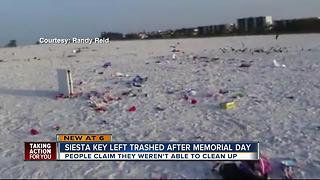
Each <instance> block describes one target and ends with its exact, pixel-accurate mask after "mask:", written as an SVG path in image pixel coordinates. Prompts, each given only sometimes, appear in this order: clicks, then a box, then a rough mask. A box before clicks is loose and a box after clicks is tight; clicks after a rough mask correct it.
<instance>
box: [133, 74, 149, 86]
mask: <svg viewBox="0 0 320 180" xmlns="http://www.w3.org/2000/svg"><path fill="white" fill-rule="evenodd" d="M147 79H148V77H145V78H142V77H141V76H139V75H137V76H136V77H134V78H133V80H132V85H133V86H135V87H141V86H142V83H144V82H145V81H147Z"/></svg>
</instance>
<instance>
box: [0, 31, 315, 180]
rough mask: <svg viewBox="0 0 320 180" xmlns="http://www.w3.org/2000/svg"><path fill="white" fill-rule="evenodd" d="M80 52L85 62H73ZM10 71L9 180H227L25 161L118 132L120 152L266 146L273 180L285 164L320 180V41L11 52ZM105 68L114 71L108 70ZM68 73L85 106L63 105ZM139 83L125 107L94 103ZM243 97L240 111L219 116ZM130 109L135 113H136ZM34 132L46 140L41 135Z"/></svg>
mask: <svg viewBox="0 0 320 180" xmlns="http://www.w3.org/2000/svg"><path fill="white" fill-rule="evenodd" d="M173 45H174V46H176V48H177V49H179V50H180V52H178V53H176V54H177V59H176V60H172V52H171V50H172V47H170V46H173ZM86 47H87V48H86ZM271 47H274V49H277V51H275V50H270V48H271ZM75 48H82V49H81V52H80V53H77V54H75V57H68V56H69V55H74V54H73V53H72V50H73V49H75ZM220 48H226V49H222V50H221V49H220ZM232 48H234V49H235V50H234V51H232ZM245 48H247V50H246V51H244V52H240V51H238V52H236V50H239V49H242V50H243V49H245ZM257 48H260V49H264V50H270V53H263V52H260V53H259V52H258V51H259V50H257ZM254 49H256V53H252V51H253V50H254ZM279 49H280V50H281V51H282V52H279V51H278V50H279ZM273 59H276V60H277V61H278V62H279V63H280V64H285V65H286V67H285V68H282V67H275V66H274V64H273ZM0 60H3V62H0V127H1V131H0V133H1V139H0V163H1V167H0V177H1V178H5V177H6V178H160V177H161V176H163V177H167V178H217V177H219V176H217V175H215V174H212V173H211V172H210V169H211V165H212V162H119V161H118V162H24V161H23V159H24V157H23V143H24V142H25V141H54V140H55V134H56V133H111V134H113V140H114V141H160V140H161V141H238V140H247V141H248V140H249V141H250V140H253V141H255V140H257V141H260V142H261V150H262V152H263V153H264V154H266V155H267V156H268V157H269V158H271V161H272V163H273V169H274V172H273V174H272V175H271V177H278V178H279V177H281V174H280V168H279V167H278V162H279V160H281V159H282V158H292V159H294V160H296V161H297V164H298V165H299V166H300V168H298V169H296V176H297V177H300V178H316V177H318V178H319V177H320V176H319V172H320V138H319V131H320V119H319V116H320V101H319V99H320V35H319V34H308V35H280V37H279V39H278V40H275V38H274V36H243V37H223V38H203V39H177V40H150V41H122V42H111V43H110V44H108V45H105V44H104V45H75V44H72V45H67V46H65V45H33V46H24V47H17V48H2V49H0ZM106 62H111V64H112V65H111V67H108V68H103V67H102V65H103V64H104V63H106ZM243 63H251V66H250V67H243V68H241V67H239V66H240V65H241V64H243ZM58 68H70V69H71V70H72V72H73V78H74V81H75V91H76V92H82V93H84V95H83V96H81V97H79V98H75V99H66V100H56V99H55V98H54V97H55V95H56V94H57V90H58V83H57V77H56V69H58ZM99 72H103V74H99ZM116 72H121V73H124V74H128V75H129V77H114V74H115V73H116ZM135 75H141V76H143V77H148V80H147V81H146V82H145V83H143V87H141V88H137V87H133V88H132V89H133V90H134V92H135V94H136V96H135V97H130V96H121V97H122V99H121V100H118V101H112V102H110V103H109V104H108V106H107V108H108V109H107V111H106V112H95V111H94V110H93V108H92V107H90V106H89V104H88V99H86V97H85V94H86V93H88V92H90V91H103V90H105V89H106V88H108V87H109V90H110V91H111V93H112V94H113V95H114V96H118V95H119V94H120V93H121V92H124V91H126V90H128V89H129V88H130V87H128V84H127V82H129V81H130V80H132V78H133V77H134V76H135ZM80 82H82V84H81V85H79V83H80ZM186 89H193V90H194V91H195V92H196V94H193V95H192V96H193V97H192V98H194V99H196V100H197V104H192V103H190V101H187V100H185V99H184V98H183V96H182V92H183V91H185V90H186ZM220 90H224V91H226V92H228V93H219V91H220ZM239 93H241V95H242V97H238V98H236V99H235V102H236V106H237V107H236V109H234V110H223V109H221V108H220V107H219V103H221V102H224V101H227V100H231V99H233V96H235V95H236V94H239ZM208 95H212V96H208ZM131 106H136V108H137V110H136V112H128V109H129V108H130V107H131ZM157 106H161V107H162V108H164V110H163V111H159V110H157V109H155V107H157ZM55 126H59V127H60V129H59V130H56V129H55V128H54V127H55ZM32 128H34V129H37V130H38V131H39V132H40V134H38V135H35V136H32V135H31V134H30V129H32Z"/></svg>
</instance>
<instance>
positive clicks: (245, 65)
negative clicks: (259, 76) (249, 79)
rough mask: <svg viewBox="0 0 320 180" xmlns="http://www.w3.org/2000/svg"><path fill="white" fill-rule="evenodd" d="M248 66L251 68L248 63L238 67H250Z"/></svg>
mask: <svg viewBox="0 0 320 180" xmlns="http://www.w3.org/2000/svg"><path fill="white" fill-rule="evenodd" d="M250 66H251V64H249V63H243V64H241V65H240V66H239V67H250Z"/></svg>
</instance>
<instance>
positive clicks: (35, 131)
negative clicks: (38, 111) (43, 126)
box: [30, 129, 40, 136]
mask: <svg viewBox="0 0 320 180" xmlns="http://www.w3.org/2000/svg"><path fill="white" fill-rule="evenodd" d="M30 134H31V135H33V136H34V135H38V134H40V132H39V131H37V130H36V129H31V130H30Z"/></svg>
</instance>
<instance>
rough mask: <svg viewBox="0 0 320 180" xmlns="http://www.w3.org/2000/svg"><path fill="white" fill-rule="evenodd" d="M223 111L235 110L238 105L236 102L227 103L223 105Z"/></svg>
mask: <svg viewBox="0 0 320 180" xmlns="http://www.w3.org/2000/svg"><path fill="white" fill-rule="evenodd" d="M221 106H222V108H223V109H234V108H236V103H235V102H234V101H232V102H226V103H222V104H221Z"/></svg>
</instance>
